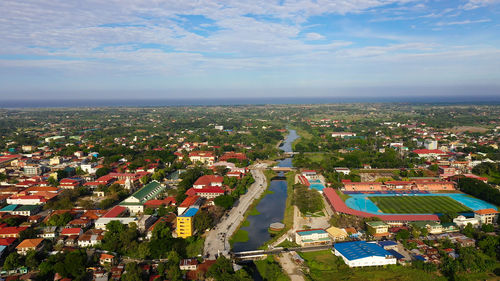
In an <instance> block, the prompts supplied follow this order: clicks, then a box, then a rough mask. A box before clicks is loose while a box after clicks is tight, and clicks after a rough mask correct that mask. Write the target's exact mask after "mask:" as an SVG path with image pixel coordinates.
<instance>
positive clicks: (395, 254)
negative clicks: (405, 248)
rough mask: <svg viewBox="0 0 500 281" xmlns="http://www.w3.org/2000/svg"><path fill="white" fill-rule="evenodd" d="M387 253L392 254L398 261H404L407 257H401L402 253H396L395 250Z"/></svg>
mask: <svg viewBox="0 0 500 281" xmlns="http://www.w3.org/2000/svg"><path fill="white" fill-rule="evenodd" d="M387 252H389V253H391V255H392V256H393V257H395V258H396V259H398V260H400V259H404V258H405V256H403V255H401V254H400V253H398V252H396V251H394V250H387Z"/></svg>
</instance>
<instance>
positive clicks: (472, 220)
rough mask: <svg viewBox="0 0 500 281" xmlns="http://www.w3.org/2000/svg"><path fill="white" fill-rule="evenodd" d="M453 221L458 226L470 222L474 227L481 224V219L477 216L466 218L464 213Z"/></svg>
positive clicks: (463, 225)
mask: <svg viewBox="0 0 500 281" xmlns="http://www.w3.org/2000/svg"><path fill="white" fill-rule="evenodd" d="M453 223H454V224H456V225H457V226H458V227H465V226H467V225H468V224H469V223H470V224H471V225H472V226H474V227H477V226H479V220H478V219H477V218H466V217H464V216H462V215H460V216H458V217H456V218H454V219H453Z"/></svg>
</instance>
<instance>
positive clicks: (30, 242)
mask: <svg viewBox="0 0 500 281" xmlns="http://www.w3.org/2000/svg"><path fill="white" fill-rule="evenodd" d="M42 241H43V238H35V239H24V240H23V242H21V243H19V245H17V247H16V249H24V248H36V247H38V245H40V243H42Z"/></svg>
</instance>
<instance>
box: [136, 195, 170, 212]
mask: <svg viewBox="0 0 500 281" xmlns="http://www.w3.org/2000/svg"><path fill="white" fill-rule="evenodd" d="M175 204H176V201H175V197H172V196H169V197H167V198H165V199H152V200H149V201H147V202H146V203H144V206H145V207H146V208H152V209H156V208H160V207H162V206H163V207H169V206H175Z"/></svg>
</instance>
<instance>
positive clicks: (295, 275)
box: [278, 253, 305, 281]
mask: <svg viewBox="0 0 500 281" xmlns="http://www.w3.org/2000/svg"><path fill="white" fill-rule="evenodd" d="M278 261H279V263H280V265H281V267H282V268H283V270H284V271H285V272H286V274H288V277H290V280H292V281H304V280H305V279H304V275H303V274H302V271H301V270H300V266H298V265H297V264H296V263H295V262H293V258H292V254H291V253H284V254H283V255H282V257H279V258H278Z"/></svg>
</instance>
